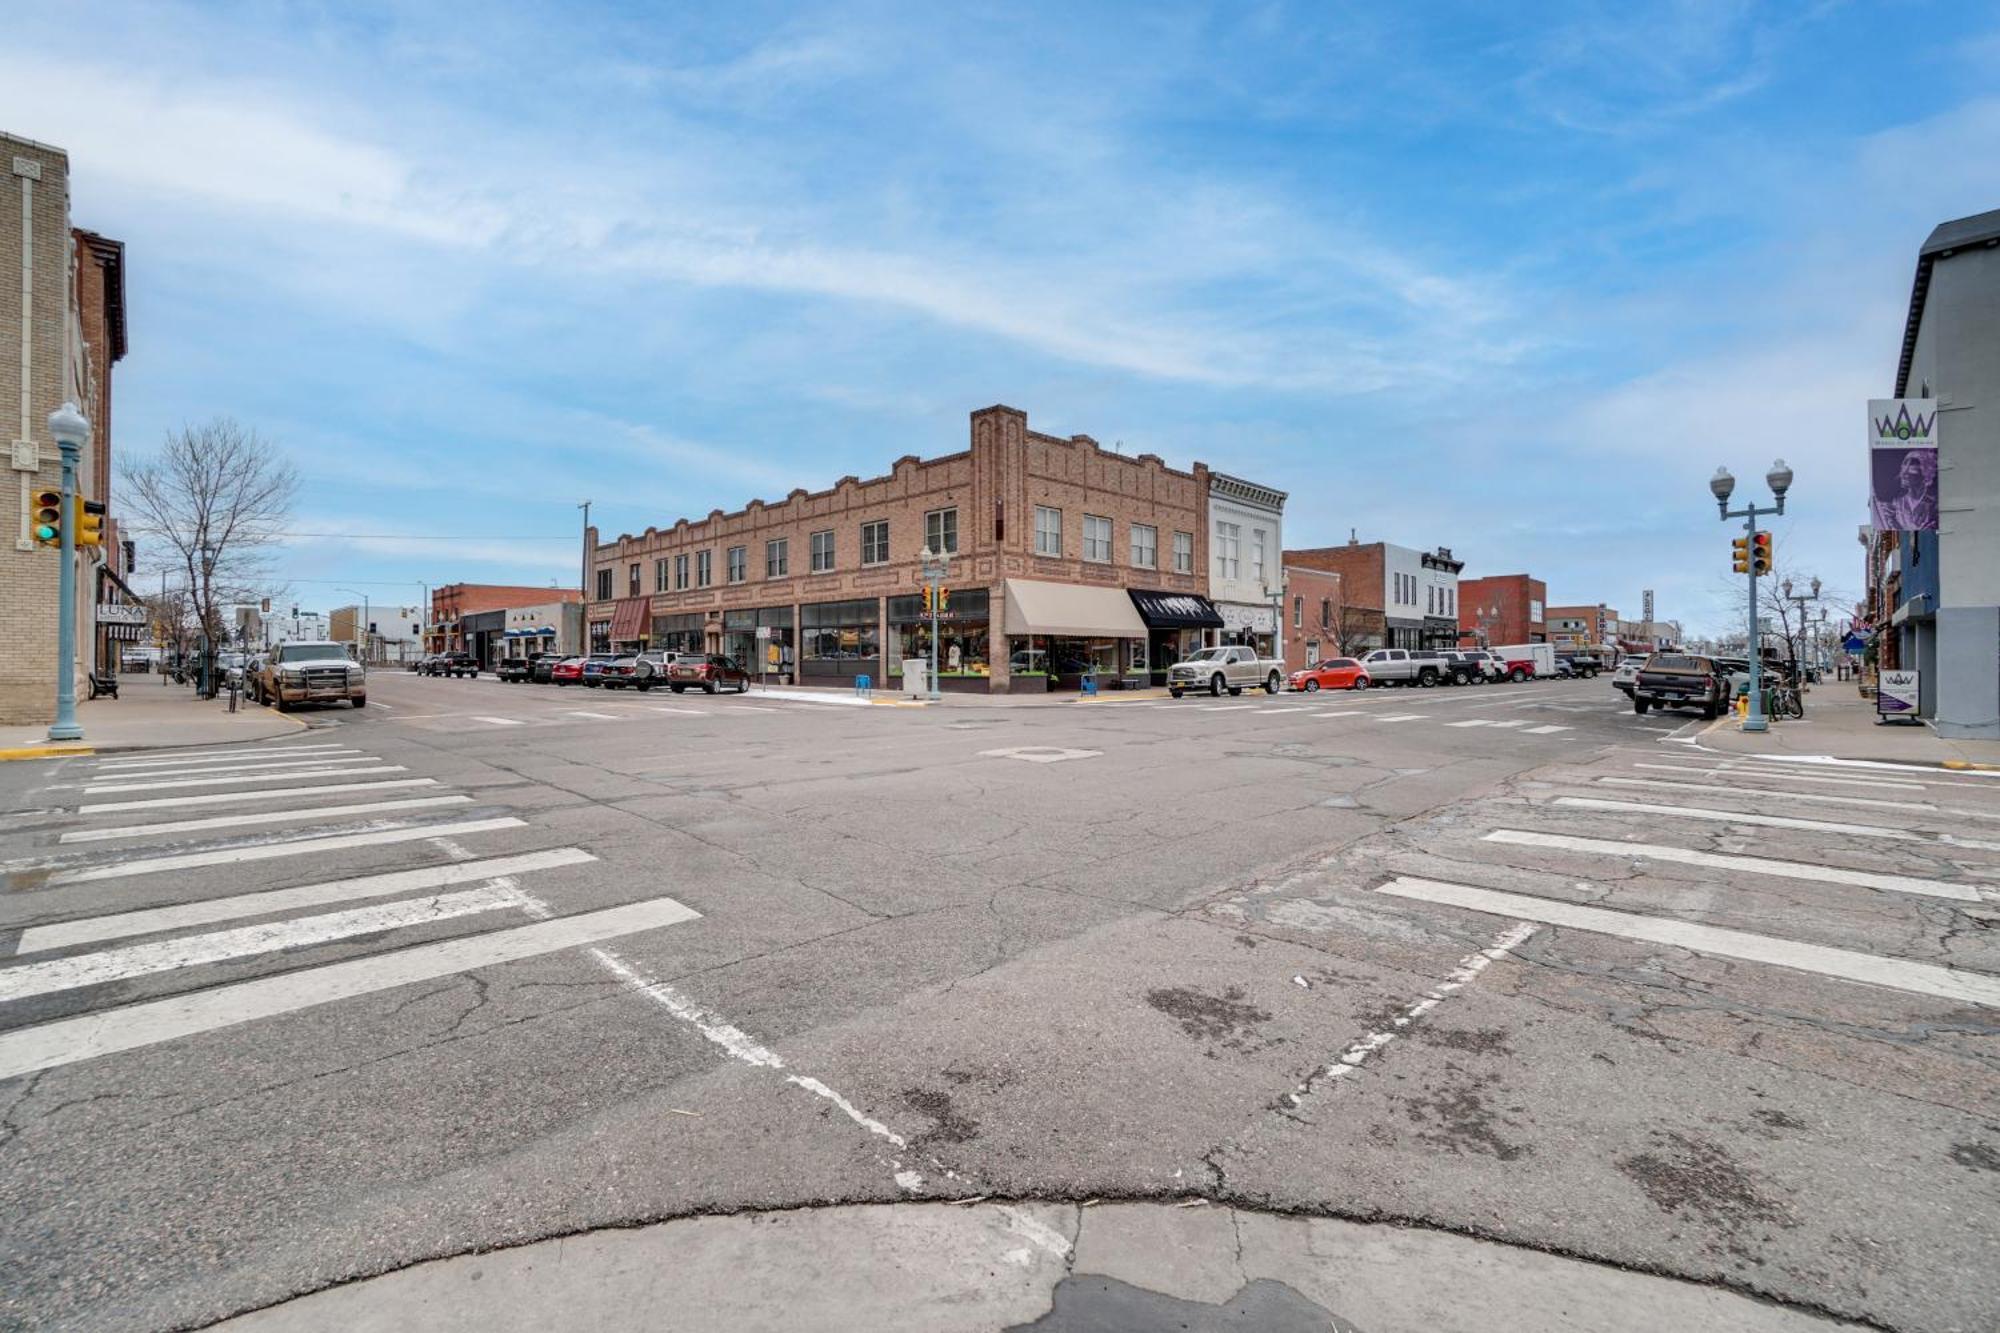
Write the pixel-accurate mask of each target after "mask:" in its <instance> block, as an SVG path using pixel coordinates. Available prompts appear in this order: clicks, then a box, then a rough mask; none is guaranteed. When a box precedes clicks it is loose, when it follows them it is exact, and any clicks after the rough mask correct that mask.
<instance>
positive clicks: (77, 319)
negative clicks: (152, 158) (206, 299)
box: [0, 134, 140, 723]
mask: <svg viewBox="0 0 2000 1333" xmlns="http://www.w3.org/2000/svg"><path fill="white" fill-rule="evenodd" d="M0 166H4V168H5V171H4V174H0V195H4V198H0V272H4V274H5V277H4V278H0V388H4V392H0V402H4V403H6V404H7V407H6V408H5V409H0V434H3V435H4V439H5V442H6V446H7V448H6V460H7V469H6V472H5V474H4V476H5V483H4V486H0V492H4V493H3V494H0V512H4V513H10V514H14V515H17V517H16V519H15V522H14V535H13V538H12V539H11V540H9V541H6V542H4V543H0V625H5V627H6V633H5V634H4V635H0V723H34V722H46V721H49V720H50V719H52V718H53V717H54V715H55V696H56V679H55V676H56V667H55V663H56V628H57V617H58V614H59V608H58V606H57V587H58V580H59V578H60V567H59V563H58V562H59V561H60V559H61V557H60V556H59V555H58V554H57V553H56V552H55V551H52V550H50V549H48V548H45V547H41V546H37V545H36V544H35V542H34V540H33V538H32V536H31V534H30V525H29V513H30V507H31V506H30V500H31V498H32V496H33V494H34V493H35V492H37V491H39V490H42V489H44V488H48V489H59V488H60V487H61V485H62V461H61V455H60V453H59V451H58V450H57V448H56V444H55V441H54V440H53V439H51V438H50V436H49V432H48V418H49V414H50V413H51V412H53V411H55V410H56V409H57V408H58V407H60V406H62V404H63V403H64V401H66V400H67V401H72V402H75V403H76V404H77V405H78V407H79V408H80V409H81V410H82V411H83V413H84V415H85V416H86V417H88V418H89V420H90V423H91V438H90V441H89V443H87V444H86V445H85V446H84V449H83V456H82V459H81V462H80V466H79V467H78V471H77V494H78V495H79V496H81V497H82V498H83V499H85V500H88V501H96V502H105V503H108V502H109V499H110V486H111V367H112V364H113V363H114V362H116V361H117V360H119V359H120V358H121V357H123V356H124V355H125V278H124V273H125V269H124V247H123V246H121V245H120V244H119V243H118V242H116V241H112V240H108V239H106V238H104V237H102V236H97V235H95V234H94V233H91V232H85V231H77V230H74V229H72V227H71V226H70V218H69V158H68V156H67V155H66V154H65V153H64V152H63V151H62V150H61V149H60V148H52V147H50V146H48V145H47V144H39V143H35V142H34V141H32V140H29V139H20V138H15V137H14V136H12V135H7V134H0ZM104 530H105V538H106V543H105V545H104V546H103V547H100V548H85V549H83V550H80V551H78V552H77V556H76V584H75V586H76V626H77V633H76V664H77V673H78V684H79V688H78V690H77V694H78V697H82V696H83V695H84V694H85V693H86V692H87V691H85V690H84V689H83V688H81V685H82V678H83V675H84V673H86V672H88V671H89V670H91V668H92V667H93V665H102V666H105V667H108V668H115V666H116V653H115V652H114V651H113V646H112V643H111V642H110V640H111V639H113V638H115V637H116V636H118V635H129V634H135V633H137V632H139V631H140V627H139V626H137V625H131V626H121V627H120V628H119V629H117V630H109V629H107V630H105V631H103V632H102V633H100V631H99V630H98V627H97V607H98V605H99V603H100V602H110V601H121V600H126V599H128V598H129V596H130V595H129V593H127V592H126V591H125V589H124V587H123V585H122V583H119V582H117V576H118V571H117V570H116V569H115V568H113V566H112V565H111V564H109V563H107V560H106V557H107V556H108V555H111V554H113V553H118V552H121V551H122V547H121V546H120V545H119V542H118V536H117V527H116V516H115V515H107V517H106V521H105V524H104ZM131 600H136V599H131Z"/></svg>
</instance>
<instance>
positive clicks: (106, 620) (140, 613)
mask: <svg viewBox="0 0 2000 1333" xmlns="http://www.w3.org/2000/svg"><path fill="white" fill-rule="evenodd" d="M97 623H98V624H100V625H143V624H145V623H146V608H145V607H143V606H126V605H113V604H112V603H110V602H99V603H98V604H97Z"/></svg>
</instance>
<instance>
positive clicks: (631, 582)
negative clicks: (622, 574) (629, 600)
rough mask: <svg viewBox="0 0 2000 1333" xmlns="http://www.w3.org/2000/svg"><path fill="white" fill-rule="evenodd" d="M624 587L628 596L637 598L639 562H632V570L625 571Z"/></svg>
mask: <svg viewBox="0 0 2000 1333" xmlns="http://www.w3.org/2000/svg"><path fill="white" fill-rule="evenodd" d="M625 586H626V588H627V589H628V592H627V595H628V596H631V597H637V596H638V595H639V562H638V561H637V560H634V561H633V562H632V568H631V569H629V570H627V571H626V579H625Z"/></svg>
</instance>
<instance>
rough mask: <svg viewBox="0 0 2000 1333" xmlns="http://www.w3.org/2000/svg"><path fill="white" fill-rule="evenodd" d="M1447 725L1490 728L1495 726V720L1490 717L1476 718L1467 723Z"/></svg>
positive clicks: (1450, 725)
mask: <svg viewBox="0 0 2000 1333" xmlns="http://www.w3.org/2000/svg"><path fill="white" fill-rule="evenodd" d="M1445 725H1446V726H1447V727H1490V726H1492V725H1493V719H1492V718H1490V717H1475V718H1472V719H1470V720H1468V721H1465V722H1447V723H1445Z"/></svg>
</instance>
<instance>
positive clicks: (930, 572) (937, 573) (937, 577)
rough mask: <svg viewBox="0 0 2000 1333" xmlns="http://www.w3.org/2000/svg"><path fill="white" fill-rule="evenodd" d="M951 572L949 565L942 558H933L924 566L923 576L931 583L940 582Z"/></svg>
mask: <svg viewBox="0 0 2000 1333" xmlns="http://www.w3.org/2000/svg"><path fill="white" fill-rule="evenodd" d="M950 574H951V565H950V564H949V563H948V562H946V561H943V560H933V561H931V562H930V563H929V564H927V565H925V566H924V578H925V579H927V580H929V581H930V582H932V583H939V582H942V581H943V580H944V579H945V578H947V577H948V576H949V575H950Z"/></svg>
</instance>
